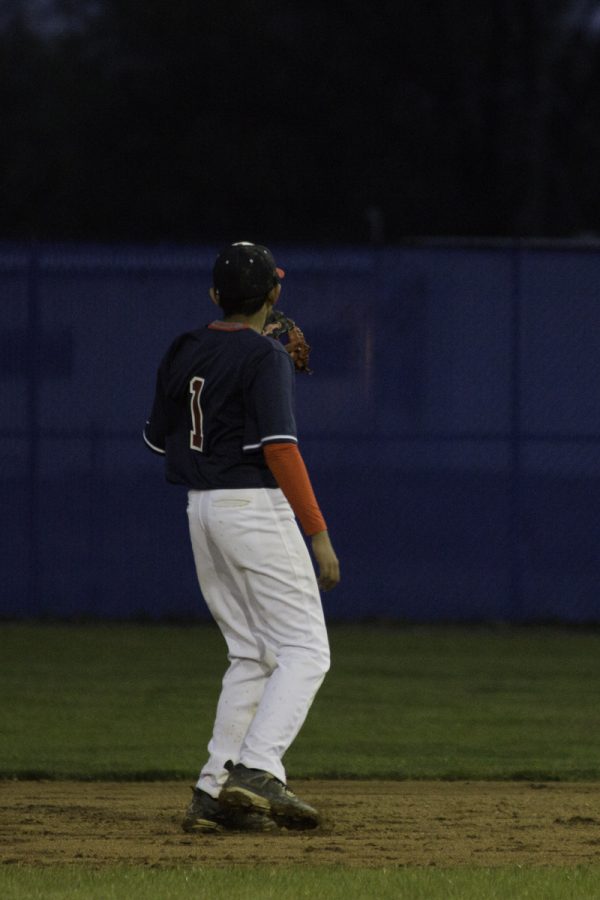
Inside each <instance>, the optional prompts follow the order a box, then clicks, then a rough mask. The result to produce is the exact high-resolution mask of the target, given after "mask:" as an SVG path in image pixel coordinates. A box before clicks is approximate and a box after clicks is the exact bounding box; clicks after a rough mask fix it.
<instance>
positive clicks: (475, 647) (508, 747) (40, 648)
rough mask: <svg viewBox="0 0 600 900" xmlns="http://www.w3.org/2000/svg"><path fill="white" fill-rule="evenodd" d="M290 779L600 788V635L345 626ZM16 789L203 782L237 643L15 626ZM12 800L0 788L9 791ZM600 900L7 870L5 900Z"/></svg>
mask: <svg viewBox="0 0 600 900" xmlns="http://www.w3.org/2000/svg"><path fill="white" fill-rule="evenodd" d="M330 635H331V644H332V659H333V663H332V670H331V672H330V673H329V675H328V677H327V679H326V681H325V684H324V686H323V688H322V689H321V691H320V693H319V695H318V697H317V699H316V701H315V703H314V706H313V708H312V710H311V713H310V716H309V719H308V721H307V723H306V725H305V727H304V729H303V730H302V732H301V734H300V736H299V738H298V739H297V741H296V743H295V744H294V746H293V747H292V749H291V750H290V752H289V754H288V756H287V758H286V763H287V768H288V772H289V774H290V777H292V778H300V777H317V776H325V777H333V778H335V777H350V778H352V777H356V778H430V779H431V778H443V779H448V778H466V779H514V778H531V779H544V780H550V779H557V780H558V779H565V780H580V779H586V780H596V779H598V778H599V774H600V755H599V754H598V741H597V735H598V734H600V706H599V704H598V697H597V686H598V684H600V632H599V631H594V630H591V631H590V630H583V629H581V630H580V629H561V628H551V627H547V628H545V627H527V628H507V627H472V628H459V627H392V626H390V627H382V626H371V625H364V626H333V627H332V628H331V630H330ZM0 646H1V658H2V666H1V668H0V682H1V691H0V723H1V724H0V777H4V778H15V777H16V778H30V777H45V778H57V779H61V778H82V779H100V778H120V779H158V778H173V777H175V778H182V779H187V780H188V781H189V780H191V779H193V778H194V777H195V775H196V772H197V770H198V767H199V765H200V763H201V762H202V761H203V758H204V755H205V746H206V742H207V740H208V737H209V735H210V728H211V724H212V717H213V712H214V706H215V702H216V698H217V695H218V690H219V683H220V677H221V674H222V672H223V671H224V668H225V665H226V657H225V648H224V644H223V642H222V640H221V638H220V636H219V634H218V632H217V631H216V629H215V628H214V627H213V626H208V625H197V626H187V627H184V626H162V625H161V626H158V625H143V626H142V625H35V624H12V623H7V624H3V625H1V626H0ZM0 789H1V784H0ZM317 894H320V895H321V897H323V898H326V900H328V898H338V897H340V898H341V897H343V898H344V900H347V898H349V897H353V898H358V897H365V898H370V897H373V896H378V897H381V898H387V897H399V898H404V897H407V898H408V897H410V898H421V897H422V898H428V900H429V898H432V900H433V898H438V897H440V898H441V897H444V898H461V900H463V898H464V900H470V898H478V900H485V898H502V900H504V898H509V897H510V898H515V897H516V898H520V897H528V898H529V897H531V898H538V897H539V898H550V900H552V898H555V897H556V898H561V900H563V898H570V897H573V898H575V897H577V898H580V897H581V898H591V900H593V898H600V867H599V868H595V867H592V868H573V867H558V866H557V867H552V868H551V869H541V870H536V869H519V868H518V867H512V868H502V869H494V870H488V869H484V868H478V869H464V868H460V869H453V870H439V871H437V870H436V871H428V870H419V869H389V870H364V871H356V870H352V871H350V870H346V869H343V868H339V869H338V868H337V867H336V868H335V869H328V870H322V869H310V868H308V867H306V868H305V867H302V869H301V870H294V869H289V870H284V869H273V870H268V871H266V872H265V871H259V870H253V871H252V872H250V873H248V872H246V873H240V872H236V871H232V872H223V871H218V870H214V871H211V870H209V869H207V870H204V869H203V870H202V877H200V876H199V870H198V869H194V870H191V871H186V870H179V869H177V870H156V871H155V870H144V869H134V868H127V869H114V870H102V871H93V870H87V869H85V868H84V867H82V868H80V869H79V868H78V869H76V870H75V869H72V868H71V869H65V870H63V869H60V868H52V869H49V870H45V869H27V868H20V867H15V866H4V867H3V868H2V870H0V896H2V897H7V898H15V900H23V898H38V897H39V898H42V897H44V898H45V897H56V898H58V897H73V898H77V900H79V898H88V897H89V898H93V897H103V898H111V897H119V898H120V897H124V898H130V897H131V898H136V897H138V896H139V897H142V896H144V897H159V898H163V897H164V898H168V897H181V898H186V897H212V898H219V897H228V898H232V900H235V898H248V900H254V898H257V900H258V898H263V897H264V898H270V897H273V898H275V897H276V898H278V900H281V898H297V897H298V898H299V897H314V896H315V895H317Z"/></svg>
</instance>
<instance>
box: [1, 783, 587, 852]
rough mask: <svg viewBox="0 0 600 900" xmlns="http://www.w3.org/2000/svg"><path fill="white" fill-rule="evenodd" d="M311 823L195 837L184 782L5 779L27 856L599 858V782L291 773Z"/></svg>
mask: <svg viewBox="0 0 600 900" xmlns="http://www.w3.org/2000/svg"><path fill="white" fill-rule="evenodd" d="M291 786H292V787H293V789H295V790H296V791H297V792H298V793H299V794H300V795H301V796H303V797H305V798H306V799H307V800H309V801H311V802H313V803H315V804H316V805H318V806H319V807H320V809H321V810H322V812H323V814H324V815H325V816H326V818H327V824H326V825H325V826H324V827H322V828H321V829H319V830H318V831H315V832H295V833H287V832H280V833H278V834H275V835H261V836H257V835H245V834H242V835H240V834H219V835H211V836H204V837H196V836H190V835H187V834H185V833H184V832H183V831H181V829H180V821H181V818H182V813H183V810H184V808H185V806H186V805H187V803H188V799H189V796H190V792H189V788H188V787H187V786H186V785H184V784H182V783H181V782H153V783H131V782H126V783H115V782H31V781H29V782H26V781H20V782H19V781H15V782H11V781H3V782H0V862H2V863H4V864H8V863H13V864H21V865H36V866H37V865H54V864H72V865H77V864H80V865H81V864H87V865H93V866H102V865H108V864H133V865H148V866H181V865H184V866H185V865H194V866H210V867H231V866H238V865H243V866H255V865H261V864H264V865H269V866H278V865H286V866H287V865H292V866H301V865H330V864H331V865H333V864H335V865H344V866H363V867H394V866H405V865H421V866H450V865H459V864H469V865H482V866H483V865H501V864H504V863H506V864H509V863H512V864H514V863H518V864H522V865H575V864H585V863H592V862H595V863H597V861H598V856H599V853H600V784H597V783H593V784H583V783H571V784H564V783H560V784H559V783H544V784H533V783H525V782H518V783H515V782H431V781H429V782H427V781H418V782H415V781H400V782H392V781H371V782H369V781H350V782H349V781H306V782H300V781H296V782H294V783H293V784H292V785H291Z"/></svg>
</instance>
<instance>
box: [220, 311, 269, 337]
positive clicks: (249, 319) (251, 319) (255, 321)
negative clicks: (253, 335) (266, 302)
mask: <svg viewBox="0 0 600 900" xmlns="http://www.w3.org/2000/svg"><path fill="white" fill-rule="evenodd" d="M266 318H267V309H266V308H265V307H264V306H262V307H261V308H260V309H259V310H258V312H255V313H254V314H253V315H251V316H243V315H242V314H241V313H233V314H232V315H231V316H223V321H224V322H239V323H240V324H241V325H245V326H246V327H247V328H252V330H253V331H258V333H259V334H262V330H263V328H264V327H265V321H266Z"/></svg>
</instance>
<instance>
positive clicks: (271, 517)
mask: <svg viewBox="0 0 600 900" xmlns="http://www.w3.org/2000/svg"><path fill="white" fill-rule="evenodd" d="M188 517H189V525H190V536H191V540H192V549H193V552H194V560H195V564H196V572H197V574H198V580H199V582H200V589H201V591H202V594H203V596H204V599H205V601H206V604H207V606H208V608H209V610H210V612H211V614H212V616H213V618H214V619H215V621H216V623H217V624H218V626H219V628H220V629H221V632H222V634H223V637H224V639H225V642H226V644H227V648H228V657H229V663H230V664H229V668H228V669H227V671H226V673H225V676H224V678H223V684H222V690H221V694H220V697H219V702H218V705H217V713H216V718H215V723H214V729H213V734H212V737H211V740H210V743H209V745H208V751H209V758H208V761H207V763H206V765H205V766H204V767H203V768H202V771H201V773H200V777H199V779H198V783H197V787H199V788H200V789H201V790H203V791H206V792H207V793H208V794H210V795H211V796H213V797H217V796H218V794H219V792H220V790H221V786H222V785H223V782H224V781H225V779H226V777H227V772H226V771H225V769H224V768H223V766H224V764H225V762H226V761H227V760H232V761H233V762H234V763H238V762H240V763H243V764H244V765H245V766H248V767H249V768H252V769H263V770H265V771H267V772H270V773H271V774H272V775H275V776H276V777H277V778H279V779H280V780H281V781H283V782H284V783H285V781H286V775H285V769H284V766H283V763H282V757H283V755H284V753H285V752H286V750H287V749H288V747H289V746H290V745H291V743H292V741H293V740H294V738H295V737H296V735H297V734H298V732H299V730H300V728H301V727H302V724H303V722H304V720H305V718H306V716H307V713H308V711H309V709H310V706H311V703H312V701H313V699H314V696H315V694H316V692H317V690H318V689H319V687H320V685H321V683H322V681H323V678H324V677H325V673H326V672H327V670H328V669H329V643H328V640H327V631H326V627H325V620H324V616H323V609H322V606H321V598H320V594H319V588H318V586H317V581H316V577H315V572H314V568H313V564H312V561H311V558H310V554H309V552H308V549H307V547H306V544H305V543H304V539H303V537H302V535H301V534H300V530H299V528H298V525H297V523H296V519H295V517H294V514H293V512H292V510H291V507H290V505H289V503H288V501H287V500H286V498H285V496H284V494H283V493H282V491H281V490H279V489H271V488H251V489H236V490H215V491H190V492H189V495H188Z"/></svg>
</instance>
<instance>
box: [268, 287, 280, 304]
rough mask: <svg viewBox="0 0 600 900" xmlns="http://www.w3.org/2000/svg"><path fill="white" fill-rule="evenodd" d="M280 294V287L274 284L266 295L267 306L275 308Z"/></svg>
mask: <svg viewBox="0 0 600 900" xmlns="http://www.w3.org/2000/svg"><path fill="white" fill-rule="evenodd" d="M280 294H281V285H280V284H276V285H274V287H272V288H271V290H270V291H269V293H268V294H267V303H268V304H269V306H275V304H276V303H277V301H278V300H279V295H280Z"/></svg>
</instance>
